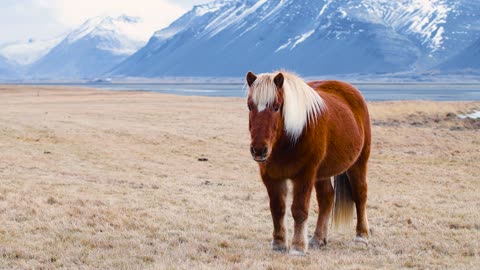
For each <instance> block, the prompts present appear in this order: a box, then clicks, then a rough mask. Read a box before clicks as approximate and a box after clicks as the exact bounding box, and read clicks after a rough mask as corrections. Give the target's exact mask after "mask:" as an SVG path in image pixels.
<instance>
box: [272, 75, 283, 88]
mask: <svg viewBox="0 0 480 270" xmlns="http://www.w3.org/2000/svg"><path fill="white" fill-rule="evenodd" d="M284 80H285V77H284V76H283V74H282V73H278V75H277V76H275V78H274V79H273V82H274V83H275V85H276V86H277V88H278V89H280V88H282V87H283V81H284Z"/></svg>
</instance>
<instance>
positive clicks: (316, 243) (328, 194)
mask: <svg viewBox="0 0 480 270" xmlns="http://www.w3.org/2000/svg"><path fill="white" fill-rule="evenodd" d="M315 190H316V193H317V201H318V220H317V227H316V229H315V234H314V235H313V237H312V238H311V239H310V242H309V248H311V249H319V248H321V247H323V246H325V245H326V244H327V228H328V219H329V217H330V213H331V212H332V207H333V201H334V195H335V192H334V190H333V187H332V183H331V182H330V179H329V178H327V179H319V180H318V181H317V182H316V183H315Z"/></svg>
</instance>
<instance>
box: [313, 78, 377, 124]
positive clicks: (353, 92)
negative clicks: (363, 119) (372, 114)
mask: <svg viewBox="0 0 480 270" xmlns="http://www.w3.org/2000/svg"><path fill="white" fill-rule="evenodd" d="M308 85H310V87H312V88H313V89H315V90H316V91H317V92H318V93H319V94H320V96H322V98H324V99H327V102H328V101H330V103H336V102H341V101H343V102H345V103H348V104H349V106H350V107H351V109H352V110H354V111H356V112H361V113H362V114H367V116H368V109H367V104H366V102H365V98H364V97H363V96H362V94H361V93H360V91H358V90H357V88H355V87H354V86H353V85H351V84H349V83H347V82H342V81H335V80H331V81H313V82H309V83H308Z"/></svg>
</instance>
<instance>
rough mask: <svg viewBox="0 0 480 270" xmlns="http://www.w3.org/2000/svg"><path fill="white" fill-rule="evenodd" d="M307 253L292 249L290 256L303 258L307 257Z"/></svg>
mask: <svg viewBox="0 0 480 270" xmlns="http://www.w3.org/2000/svg"><path fill="white" fill-rule="evenodd" d="M306 255H307V253H306V252H305V251H303V250H299V249H296V248H291V249H290V256H299V257H303V256H306Z"/></svg>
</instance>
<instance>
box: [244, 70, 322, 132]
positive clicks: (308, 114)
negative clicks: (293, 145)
mask: <svg viewBox="0 0 480 270" xmlns="http://www.w3.org/2000/svg"><path fill="white" fill-rule="evenodd" d="M278 73H279V72H275V73H265V74H260V75H258V77H257V79H256V80H255V82H254V83H253V85H252V86H251V87H250V91H249V95H250V97H251V98H252V101H253V103H255V105H257V108H258V110H259V111H263V110H265V108H267V107H268V106H269V105H270V104H272V103H273V102H275V99H276V98H277V87H276V85H275V83H274V82H273V79H274V78H275V76H276V75H278ZM281 73H282V74H283V76H284V78H285V79H284V83H283V92H284V102H283V120H284V126H285V132H286V133H287V134H288V135H289V136H290V138H291V139H292V140H293V141H296V140H297V139H298V138H299V137H300V136H301V135H302V131H303V129H304V127H305V126H306V125H307V124H308V122H309V121H310V122H312V123H314V122H315V120H316V119H317V117H318V115H320V114H321V113H322V112H323V111H324V110H325V108H326V105H325V102H324V101H323V99H322V98H321V97H320V95H319V94H318V93H317V92H316V91H315V90H313V89H312V88H311V87H310V86H309V85H308V84H306V83H305V82H304V81H303V79H301V78H300V77H298V76H296V75H295V74H292V73H289V72H284V71H281Z"/></svg>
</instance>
